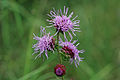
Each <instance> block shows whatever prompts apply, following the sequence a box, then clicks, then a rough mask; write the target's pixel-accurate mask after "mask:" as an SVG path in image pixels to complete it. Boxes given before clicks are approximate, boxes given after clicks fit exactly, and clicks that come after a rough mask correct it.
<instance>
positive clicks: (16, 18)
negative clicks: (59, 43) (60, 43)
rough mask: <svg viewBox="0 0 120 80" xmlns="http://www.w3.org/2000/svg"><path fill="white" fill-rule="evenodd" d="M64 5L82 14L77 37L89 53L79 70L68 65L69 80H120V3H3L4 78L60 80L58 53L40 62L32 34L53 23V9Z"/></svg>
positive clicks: (0, 72)
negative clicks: (34, 49)
mask: <svg viewBox="0 0 120 80" xmlns="http://www.w3.org/2000/svg"><path fill="white" fill-rule="evenodd" d="M64 5H65V6H67V7H69V14H70V12H71V11H73V12H74V15H73V17H75V16H76V15H78V16H79V17H78V18H77V19H80V21H81V22H80V28H81V31H82V32H80V33H77V32H76V34H77V37H75V38H74V39H77V38H78V40H79V42H80V45H79V47H78V49H84V50H85V53H84V54H81V55H80V56H82V57H84V58H85V59H84V61H83V62H81V63H80V66H79V67H78V68H76V67H75V66H74V64H72V65H70V64H69V63H67V62H64V63H63V64H64V65H65V66H66V67H67V72H66V75H65V80H120V0H0V80H59V78H57V77H56V75H55V74H54V73H53V71H54V69H53V68H54V66H55V65H56V64H57V63H58V58H57V55H56V54H54V55H52V53H50V54H49V59H48V60H47V59H45V60H44V61H43V59H42V58H38V59H37V60H34V58H35V55H34V56H32V53H33V49H32V44H33V43H34V42H35V41H34V40H33V39H32V38H33V35H32V33H33V32H34V33H35V34H37V35H38V34H39V29H40V26H44V27H45V26H47V25H48V22H46V19H48V18H49V17H48V16H47V14H48V13H49V12H50V10H52V8H55V9H60V8H61V9H62V10H63V7H64ZM47 30H48V31H51V33H52V34H53V33H55V29H54V28H49V29H47Z"/></svg>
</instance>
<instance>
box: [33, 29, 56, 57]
mask: <svg viewBox="0 0 120 80" xmlns="http://www.w3.org/2000/svg"><path fill="white" fill-rule="evenodd" d="M40 32H41V37H38V36H35V34H33V35H34V38H33V39H35V40H37V43H36V44H34V45H33V47H32V48H34V53H33V54H35V53H38V52H40V53H39V54H38V55H37V56H36V57H35V59H36V58H37V57H41V54H42V53H43V52H45V55H46V57H47V58H48V53H47V51H54V45H55V39H53V36H50V33H49V34H46V30H45V28H42V27H41V30H40Z"/></svg>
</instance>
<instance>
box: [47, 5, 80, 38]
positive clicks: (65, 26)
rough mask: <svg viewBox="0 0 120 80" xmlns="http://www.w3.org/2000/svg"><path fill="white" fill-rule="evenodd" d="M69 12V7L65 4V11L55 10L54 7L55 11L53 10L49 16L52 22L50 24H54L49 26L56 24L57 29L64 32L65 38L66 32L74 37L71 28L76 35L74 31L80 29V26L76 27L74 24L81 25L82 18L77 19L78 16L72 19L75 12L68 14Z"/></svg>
mask: <svg viewBox="0 0 120 80" xmlns="http://www.w3.org/2000/svg"><path fill="white" fill-rule="evenodd" d="M67 13H68V8H65V6H64V12H63V13H62V11H61V9H60V10H58V11H55V9H54V8H53V11H51V12H50V14H48V16H49V17H51V20H47V21H49V22H50V23H49V24H52V25H51V26H48V27H52V26H54V27H55V28H56V29H57V32H59V31H60V32H63V33H64V37H65V38H66V35H65V32H68V33H69V35H70V37H71V39H72V35H71V33H70V32H69V30H71V31H72V33H73V34H74V35H75V36H76V34H75V33H74V32H75V31H78V29H80V28H75V27H74V26H79V22H80V20H75V18H76V17H77V16H76V17H75V18H73V19H72V20H71V17H72V15H73V12H72V13H71V14H70V15H69V16H68V15H67ZM78 32H80V31H78Z"/></svg>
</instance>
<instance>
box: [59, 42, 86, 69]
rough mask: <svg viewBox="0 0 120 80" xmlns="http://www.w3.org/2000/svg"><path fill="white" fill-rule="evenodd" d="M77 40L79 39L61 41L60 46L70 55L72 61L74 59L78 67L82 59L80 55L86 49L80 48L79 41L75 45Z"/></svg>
mask: <svg viewBox="0 0 120 80" xmlns="http://www.w3.org/2000/svg"><path fill="white" fill-rule="evenodd" d="M76 42H77V40H76V41H74V42H73V43H71V42H68V41H66V42H62V41H61V43H60V46H62V49H61V51H62V52H64V53H65V54H66V55H68V56H69V57H70V62H71V63H72V62H73V61H74V63H75V66H76V67H77V65H79V62H80V61H82V58H80V57H79V53H83V52H84V50H78V49H77V46H78V45H79V43H78V44H77V45H74V44H75V43H76Z"/></svg>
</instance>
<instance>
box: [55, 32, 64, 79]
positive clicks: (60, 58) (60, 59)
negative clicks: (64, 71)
mask: <svg viewBox="0 0 120 80" xmlns="http://www.w3.org/2000/svg"><path fill="white" fill-rule="evenodd" d="M59 35H60V33H59V32H58V33H57V52H58V56H59V61H60V64H62V57H61V55H60V52H59ZM62 80H64V77H62Z"/></svg>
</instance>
